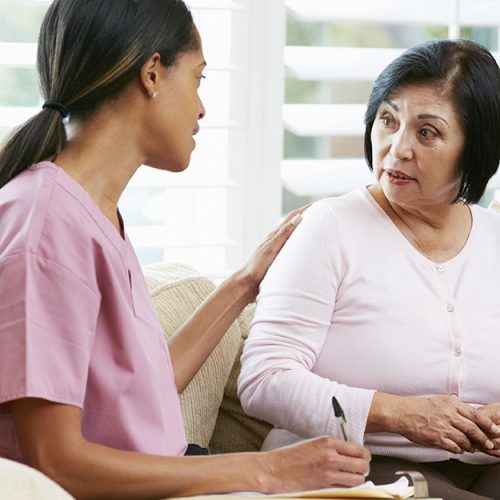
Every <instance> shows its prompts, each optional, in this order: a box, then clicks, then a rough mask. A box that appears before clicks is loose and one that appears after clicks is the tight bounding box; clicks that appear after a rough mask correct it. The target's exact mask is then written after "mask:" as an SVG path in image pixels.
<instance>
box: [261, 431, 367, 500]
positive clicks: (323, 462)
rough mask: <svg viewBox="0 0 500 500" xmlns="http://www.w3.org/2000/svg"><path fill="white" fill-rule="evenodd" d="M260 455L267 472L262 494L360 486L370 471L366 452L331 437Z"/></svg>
mask: <svg viewBox="0 0 500 500" xmlns="http://www.w3.org/2000/svg"><path fill="white" fill-rule="evenodd" d="M260 455H261V457H260V458H261V460H264V471H263V474H262V475H261V476H260V477H261V478H262V482H263V484H262V488H259V491H263V492H266V493H271V492H290V491H301V490H310V489H318V488H329V487H332V486H345V487H352V486H358V485H359V484H362V483H363V482H364V481H365V477H366V476H367V475H368V473H369V471H370V460H371V456H370V452H369V451H368V450H367V449H366V448H363V447H361V446H359V445H357V444H355V443H350V442H345V441H339V440H337V439H334V438H333V437H331V436H323V437H320V438H315V439H310V440H308V441H304V442H302V443H300V444H298V445H294V446H290V447H286V448H280V449H279V450H274V451H270V452H265V453H261V454H260Z"/></svg>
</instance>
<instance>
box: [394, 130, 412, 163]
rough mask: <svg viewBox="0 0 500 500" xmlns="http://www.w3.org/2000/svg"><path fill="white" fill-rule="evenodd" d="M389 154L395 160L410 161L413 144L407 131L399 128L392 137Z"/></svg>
mask: <svg viewBox="0 0 500 500" xmlns="http://www.w3.org/2000/svg"><path fill="white" fill-rule="evenodd" d="M390 153H391V156H392V157H393V158H395V159H396V160H411V159H412V158H413V142H412V137H411V134H410V133H409V131H407V130H405V129H403V128H400V129H399V130H398V131H397V132H396V133H395V134H394V135H393V136H392V142H391V149H390Z"/></svg>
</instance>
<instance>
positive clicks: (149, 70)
mask: <svg viewBox="0 0 500 500" xmlns="http://www.w3.org/2000/svg"><path fill="white" fill-rule="evenodd" d="M160 70H161V58H160V54H158V52H155V53H154V54H153V55H152V56H151V57H150V58H149V59H148V60H147V61H146V62H145V63H144V64H143V65H142V68H141V72H140V74H139V79H140V83H141V85H142V87H143V88H144V92H145V93H146V95H148V96H149V97H155V96H156V94H157V93H158V85H159V80H160Z"/></svg>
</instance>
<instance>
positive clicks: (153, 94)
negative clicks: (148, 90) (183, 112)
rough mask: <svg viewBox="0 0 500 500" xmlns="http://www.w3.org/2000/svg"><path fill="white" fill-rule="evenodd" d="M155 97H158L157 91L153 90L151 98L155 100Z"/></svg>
mask: <svg viewBox="0 0 500 500" xmlns="http://www.w3.org/2000/svg"><path fill="white" fill-rule="evenodd" d="M157 95H158V91H157V90H155V91H154V92H153V93H152V94H151V97H153V98H155V97H156V96H157Z"/></svg>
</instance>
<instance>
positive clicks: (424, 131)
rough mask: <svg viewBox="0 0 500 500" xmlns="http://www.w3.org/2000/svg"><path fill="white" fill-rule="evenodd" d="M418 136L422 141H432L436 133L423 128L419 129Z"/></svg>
mask: <svg viewBox="0 0 500 500" xmlns="http://www.w3.org/2000/svg"><path fill="white" fill-rule="evenodd" d="M420 135H421V136H422V137H423V138H424V139H432V138H433V137H436V136H437V135H438V133H437V132H436V131H435V130H434V129H431V128H427V127H424V128H422V129H420Z"/></svg>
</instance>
